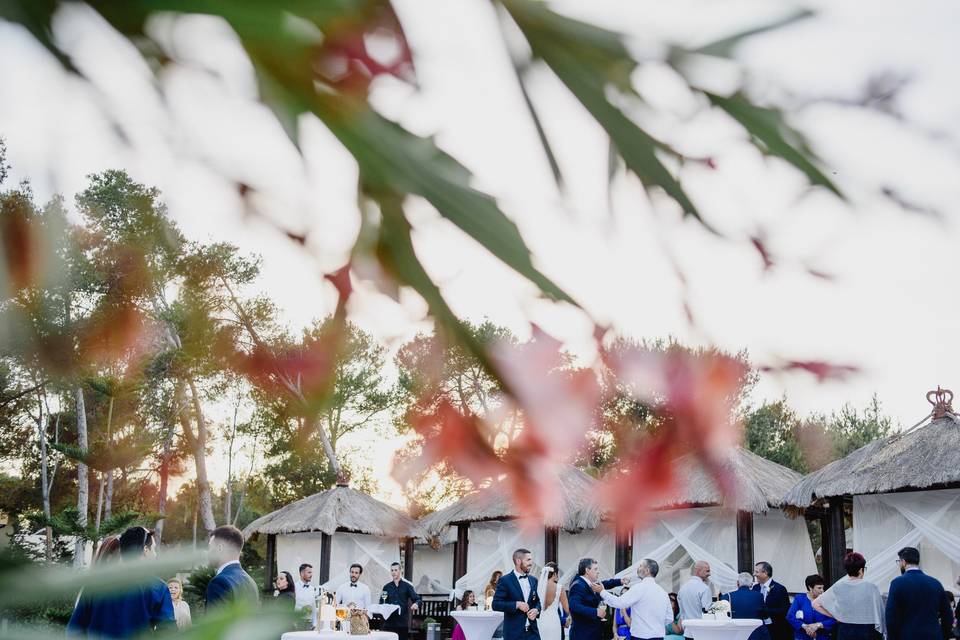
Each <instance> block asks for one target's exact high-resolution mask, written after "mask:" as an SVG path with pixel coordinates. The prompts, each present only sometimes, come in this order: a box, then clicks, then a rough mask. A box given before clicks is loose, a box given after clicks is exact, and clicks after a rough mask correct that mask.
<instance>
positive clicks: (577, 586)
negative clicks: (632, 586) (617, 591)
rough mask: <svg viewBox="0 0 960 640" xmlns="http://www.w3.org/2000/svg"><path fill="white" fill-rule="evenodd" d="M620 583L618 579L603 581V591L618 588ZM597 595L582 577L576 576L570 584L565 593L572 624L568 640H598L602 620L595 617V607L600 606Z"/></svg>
mask: <svg viewBox="0 0 960 640" xmlns="http://www.w3.org/2000/svg"><path fill="white" fill-rule="evenodd" d="M621 584H622V583H621V582H620V580H619V579H618V578H614V579H613V580H604V581H603V588H604V589H613V588H614V587H619V586H620V585H621ZM601 601H602V598H600V594H599V593H594V591H593V589H591V588H590V587H589V586H587V583H586V582H584V580H583V577H582V576H577V577H576V578H574V579H573V582H572V583H570V591H569V593H567V602H568V603H569V604H570V615H571V616H572V617H573V623H572V624H571V626H570V640H600V639H601V636H602V633H603V620H601V619H600V618H598V617H597V607H599V606H600V602H601Z"/></svg>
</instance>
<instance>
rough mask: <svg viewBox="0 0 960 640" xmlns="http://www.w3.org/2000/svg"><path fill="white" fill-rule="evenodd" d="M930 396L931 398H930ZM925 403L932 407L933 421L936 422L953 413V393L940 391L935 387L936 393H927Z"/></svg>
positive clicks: (946, 390)
mask: <svg viewBox="0 0 960 640" xmlns="http://www.w3.org/2000/svg"><path fill="white" fill-rule="evenodd" d="M930 396H933V398H931V397H930ZM927 402H929V403H930V404H932V405H933V419H934V420H938V419H940V418H942V417H944V416H945V415H947V413H953V405H952V404H951V403H952V402H953V391H950V390H949V389H941V388H940V386H939V385H937V390H936V391H927Z"/></svg>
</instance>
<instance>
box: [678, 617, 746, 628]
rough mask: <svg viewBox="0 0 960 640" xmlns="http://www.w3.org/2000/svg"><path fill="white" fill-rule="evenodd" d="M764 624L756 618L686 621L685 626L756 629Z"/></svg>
mask: <svg viewBox="0 0 960 640" xmlns="http://www.w3.org/2000/svg"><path fill="white" fill-rule="evenodd" d="M761 624H763V620H759V619H756V618H728V619H726V620H684V621H683V626H684V627H690V628H691V629H696V628H697V627H749V628H751V629H755V628H756V627H759V626H760V625H761Z"/></svg>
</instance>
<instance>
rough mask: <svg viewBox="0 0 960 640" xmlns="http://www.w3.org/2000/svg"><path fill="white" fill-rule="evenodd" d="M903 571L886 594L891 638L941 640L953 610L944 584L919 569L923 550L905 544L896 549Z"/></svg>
mask: <svg viewBox="0 0 960 640" xmlns="http://www.w3.org/2000/svg"><path fill="white" fill-rule="evenodd" d="M897 555H898V556H899V558H900V559H899V561H898V562H899V563H900V573H901V574H903V575H901V576H900V577H898V578H896V579H895V580H894V581H893V582H891V583H890V592H889V593H888V594H887V611H886V618H887V638H888V639H889V640H904V639H905V638H910V639H911V640H941V639H942V638H947V637H949V635H945V634H948V633H949V631H950V628H951V627H952V626H953V612H952V611H950V606H949V605H948V604H947V600H946V598H944V594H943V585H941V584H940V581H939V580H937V579H936V578H932V577H930V576H928V575H927V574H925V573H924V572H923V571H920V551H919V550H917V549H915V548H914V547H904V548H903V549H900V551H899V552H897Z"/></svg>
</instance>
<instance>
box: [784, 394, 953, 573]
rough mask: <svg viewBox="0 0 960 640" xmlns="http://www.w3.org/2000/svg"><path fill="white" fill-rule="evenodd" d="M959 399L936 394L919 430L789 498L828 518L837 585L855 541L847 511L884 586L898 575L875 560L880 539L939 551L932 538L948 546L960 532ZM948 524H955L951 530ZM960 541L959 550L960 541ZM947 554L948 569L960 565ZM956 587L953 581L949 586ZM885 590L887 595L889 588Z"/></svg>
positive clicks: (827, 543) (827, 471) (866, 449)
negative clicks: (946, 540) (947, 541)
mask: <svg viewBox="0 0 960 640" xmlns="http://www.w3.org/2000/svg"><path fill="white" fill-rule="evenodd" d="M952 399H953V393H952V392H951V391H948V390H945V389H940V388H938V389H937V390H936V391H931V392H929V393H928V394H927V400H928V401H929V402H930V403H931V404H932V405H933V410H932V411H931V413H930V414H929V415H928V416H927V417H926V418H924V420H923V421H921V422H920V423H919V424H918V425H916V426H915V427H912V428H910V429H908V430H906V431H902V432H899V433H895V434H893V435H891V436H888V437H886V438H883V439H881V440H876V441H874V442H871V443H870V444H867V445H865V446H863V447H861V448H859V449H857V450H856V451H854V452H852V453H851V454H849V455H848V456H846V457H845V458H842V459H840V460H835V461H833V462H831V463H830V464H828V465H826V466H824V467H823V468H821V469H819V470H817V471H814V472H813V473H811V474H809V475H807V476H806V477H804V478H803V479H802V480H800V481H799V482H797V483H796V484H795V485H794V487H793V488H792V489H791V490H790V491H788V492H787V494H786V496H785V504H786V506H787V507H788V508H792V509H796V510H800V511H804V512H806V513H808V514H809V513H815V514H816V513H824V514H826V515H825V520H826V527H825V529H826V531H825V533H824V549H823V557H824V559H825V565H826V566H827V567H828V574H829V577H830V578H831V579H832V580H833V581H836V580H837V579H838V578H839V577H840V576H841V575H842V573H841V571H840V564H841V562H842V558H843V553H844V552H845V551H846V549H847V547H848V544H849V542H850V541H848V540H847V539H846V538H847V537H846V534H845V526H844V513H845V511H846V508H845V505H849V507H850V508H851V509H852V513H853V520H854V526H853V535H854V542H855V545H854V546H855V548H857V551H860V552H861V553H864V555H865V556H866V557H867V562H868V564H869V566H871V567H878V570H877V571H872V572H869V573H872V574H873V576H874V579H875V580H877V581H878V582H884V580H883V579H882V578H883V574H885V573H890V572H891V571H892V569H891V568H889V567H893V563H892V562H887V563H886V564H887V565H889V567H885V566H884V565H883V563H882V562H878V561H877V560H876V559H875V558H871V552H872V549H873V546H872V545H873V543H874V541H877V540H882V539H885V537H888V536H887V535H886V534H887V533H888V532H889V535H890V536H893V535H895V537H894V538H893V539H892V540H890V541H889V542H890V543H891V545H892V546H896V545H895V544H893V543H895V542H899V541H902V540H906V538H908V537H909V538H911V539H912V540H913V542H914V544H911V545H908V544H907V542H902V544H900V547H903V546H917V547H922V545H924V544H927V545H928V546H929V547H930V552H931V553H935V551H934V549H935V548H936V547H937V544H935V543H933V542H931V541H930V540H934V539H940V540H943V538H941V537H940V533H941V531H940V530H941V529H943V530H946V531H947V533H948V534H949V530H950V529H952V530H954V531H956V530H957V527H958V526H960V417H958V416H957V414H955V413H954V411H953V408H952V406H951V401H952ZM941 503H942V507H941V506H940V504H941ZM874 515H876V517H877V518H878V519H879V520H878V522H876V523H873V522H870V520H871V518H873V517H874ZM858 521H859V524H860V526H858ZM946 521H949V522H951V523H952V524H951V526H949V527H944V526H943V523H944V522H946ZM873 525H879V528H878V527H873ZM871 529H873V530H871ZM948 537H949V536H948ZM928 538H929V540H928ZM956 542H957V545H958V547H960V540H957V541H956ZM888 546H890V545H888ZM878 553H879V550H878ZM945 555H946V556H947V557H946V558H944V559H943V562H942V563H941V564H948V565H949V564H950V563H951V562H952V563H953V565H954V568H958V567H960V555H958V554H957V553H956V549H951V551H950V552H949V553H947V554H945ZM954 556H956V557H954ZM871 560H873V562H871ZM878 571H879V573H878ZM953 577H955V574H954V576H953ZM952 583H953V579H952V578H951V579H950V580H949V581H948V582H947V583H945V584H947V585H951V584H952ZM878 586H880V587H881V589H883V588H884V587H885V584H879V585H878Z"/></svg>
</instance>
